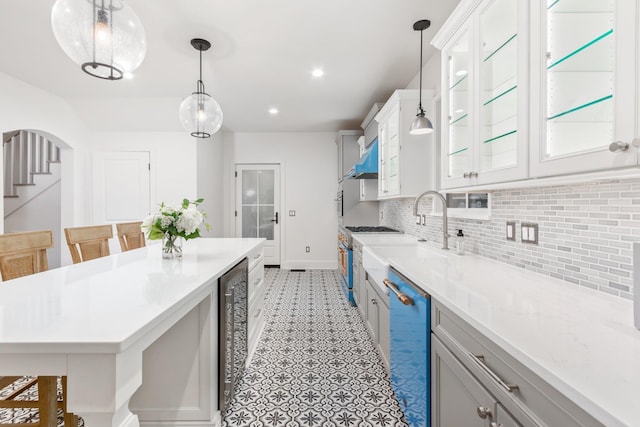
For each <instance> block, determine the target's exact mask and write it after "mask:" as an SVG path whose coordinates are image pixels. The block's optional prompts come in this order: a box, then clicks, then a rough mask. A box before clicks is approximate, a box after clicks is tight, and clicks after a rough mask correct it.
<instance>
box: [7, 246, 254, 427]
mask: <svg viewBox="0 0 640 427" xmlns="http://www.w3.org/2000/svg"><path fill="white" fill-rule="evenodd" d="M263 242H264V239H195V240H190V241H188V242H187V243H186V244H185V246H184V255H183V258H182V260H181V261H175V260H162V259H161V251H160V247H159V246H157V245H150V246H147V247H145V248H141V249H137V250H133V251H129V252H124V253H120V254H115V255H112V256H108V257H104V258H99V259H95V260H92V261H88V262H84V263H81V264H75V265H70V266H65V267H62V268H58V269H54V270H50V271H47V272H44V273H40V274H35V275H32V276H27V277H23V278H19V279H14V280H11V281H7V282H5V283H2V284H1V285H0V376H4V375H66V376H67V381H68V408H69V411H71V412H73V413H75V414H77V415H80V416H81V417H83V418H84V420H85V425H86V426H91V427H107V426H113V427H116V426H123V427H125V426H126V427H137V426H139V425H140V421H139V419H138V415H137V414H134V413H132V412H131V410H130V409H129V406H130V401H132V396H133V395H134V393H136V391H137V390H138V389H139V388H140V387H141V385H143V376H144V378H145V379H146V378H149V379H154V383H155V384H159V383H162V380H160V381H159V382H158V380H157V379H158V378H160V379H162V378H165V377H167V378H171V376H172V374H175V372H171V371H172V369H168V370H164V369H163V370H161V371H159V372H158V371H154V369H157V367H158V366H161V364H158V363H157V360H153V358H152V357H149V359H151V361H150V362H149V363H147V352H145V350H147V349H149V355H150V356H153V355H154V351H153V346H154V343H155V342H156V341H159V342H160V341H163V343H162V344H163V348H165V349H166V348H171V347H173V351H174V352H175V356H176V359H177V362H180V361H184V360H185V359H187V360H188V359H192V360H193V362H192V363H193V366H179V363H176V371H180V370H183V372H184V374H185V375H186V376H187V379H188V380H189V379H190V380H191V381H192V383H195V384H197V387H196V390H191V391H190V390H181V394H176V393H174V394H172V393H167V394H168V395H170V396H171V395H175V396H179V397H180V399H182V400H181V401H177V402H166V401H164V402H155V403H154V402H153V399H149V395H150V394H152V393H149V392H146V394H145V393H144V392H145V390H141V391H142V392H143V393H142V395H140V396H139V395H136V398H135V399H133V401H132V402H131V403H132V405H131V407H132V409H133V410H134V411H135V412H137V410H136V409H135V408H136V407H140V409H141V410H144V409H148V411H147V412H148V413H161V412H162V411H164V412H165V414H164V415H165V416H164V417H162V414H160V415H161V416H160V418H161V419H160V420H159V421H160V422H164V424H165V425H166V421H167V420H169V419H172V421H173V423H175V424H177V423H180V422H181V421H198V423H197V424H198V425H215V424H216V418H217V417H219V415H218V414H217V406H216V404H215V403H214V402H217V396H215V393H216V390H217V387H216V385H217V376H218V375H217V363H218V362H217V359H218V354H217V339H216V337H217V318H218V316H217V315H216V313H217V304H216V302H217V284H218V278H219V277H220V276H221V275H223V274H224V273H225V272H226V271H228V270H229V269H230V268H231V267H233V266H234V265H235V264H237V263H238V262H239V261H240V260H242V259H243V258H245V257H247V256H248V255H249V254H253V253H255V252H256V250H261V248H262V245H263ZM185 319H186V320H187V323H188V324H187V325H186V326H187V327H186V328H185V324H184V323H185ZM189 325H193V326H194V327H195V328H196V330H195V331H194V330H191V333H189V334H187V333H185V331H186V330H188V329H189V328H188V326H189ZM176 326H177V327H181V328H182V330H180V331H178V332H177V333H176V332H175V331H173V329H174V328H175V327H176ZM189 339H191V341H194V340H195V341H197V342H195V343H193V342H192V343H191V348H189V346H186V347H185V342H187V341H188V340H189ZM174 340H175V341H174ZM172 341H174V343H173V346H172V345H171V344H172ZM191 350H192V351H193V354H192V355H190V354H188V352H189V351H191ZM143 352H144V353H145V354H144V355H143ZM159 353H161V352H158V351H156V352H155V355H158V354H159ZM163 353H164V352H163ZM185 353H187V354H186V356H187V357H186V358H185V357H184V354H185ZM168 368H171V366H169V367H168ZM143 371H144V375H143ZM202 379H205V380H208V381H207V382H208V384H202ZM165 382H167V381H165ZM214 384H215V385H214ZM198 387H199V388H198ZM143 388H144V386H143ZM157 392H158V391H157V390H156V393H157ZM167 392H169V390H167ZM189 392H190V393H189ZM194 396H195V397H194ZM189 399H192V400H195V401H196V402H197V405H196V406H198V405H199V406H200V407H199V408H198V410H197V411H196V413H195V414H192V415H189V414H188V411H187V415H186V416H181V415H180V414H181V412H180V411H177V410H176V409H179V408H180V407H181V406H189V405H191V402H190V401H189ZM134 401H135V402H136V403H134ZM154 404H155V405H156V407H155V408H153V407H149V406H151V405H154ZM141 405H146V406H147V408H142V407H141ZM191 406H192V405H191ZM172 410H173V412H172ZM176 414H178V415H176ZM176 418H177V419H176ZM149 424H153V422H149Z"/></svg>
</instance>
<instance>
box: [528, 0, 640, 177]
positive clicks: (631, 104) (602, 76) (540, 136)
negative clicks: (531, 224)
mask: <svg viewBox="0 0 640 427" xmlns="http://www.w3.org/2000/svg"><path fill="white" fill-rule="evenodd" d="M547 3H548V4H547ZM532 9H533V10H532V14H531V16H532V25H531V28H532V38H531V39H532V43H531V57H532V67H531V69H532V89H533V91H534V93H536V94H537V93H539V94H540V96H536V97H534V98H532V100H531V101H532V103H531V130H532V132H531V141H532V145H531V176H532V177H539V176H549V175H561V174H569V173H577V172H586V171H594V170H601V169H613V168H620V167H625V166H633V165H636V164H637V161H638V160H637V157H638V153H637V149H636V148H635V147H632V146H631V142H632V140H633V139H634V137H636V136H638V134H637V133H636V132H639V131H640V130H639V129H637V123H638V116H637V114H638V104H637V99H638V98H637V97H638V92H637V91H638V88H637V86H636V85H637V80H636V73H637V68H636V57H637V48H638V37H639V32H638V25H637V13H638V10H637V9H638V2H637V1H635V0H608V1H598V2H593V1H588V2H587V1H582V2H580V1H567V0H562V1H549V2H532ZM614 141H621V142H623V143H627V144H629V148H628V149H626V150H625V151H616V152H611V151H610V150H609V145H610V144H611V143H612V142H614Z"/></svg>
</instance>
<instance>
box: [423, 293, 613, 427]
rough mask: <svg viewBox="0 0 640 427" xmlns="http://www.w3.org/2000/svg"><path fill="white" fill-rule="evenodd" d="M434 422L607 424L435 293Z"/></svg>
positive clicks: (444, 425) (533, 426) (531, 426)
mask: <svg viewBox="0 0 640 427" xmlns="http://www.w3.org/2000/svg"><path fill="white" fill-rule="evenodd" d="M431 301H432V307H431V330H432V334H431V344H432V346H431V347H432V350H431V351H432V353H431V356H432V359H431V360H432V362H431V371H432V382H431V393H432V394H431V396H432V402H431V404H432V426H433V427H451V426H458V425H459V426H462V425H464V426H483V427H500V426H502V427H511V426H524V427H540V426H548V427H552V426H553V427H555V426H562V427H579V426H582V427H587V426H588V427H603V425H602V424H601V423H599V422H598V421H597V420H595V419H594V418H593V417H591V416H590V415H589V414H588V413H586V412H585V411H584V410H583V409H582V408H580V407H578V406H577V405H576V404H575V403H573V402H572V401H571V400H569V399H568V398H567V397H566V396H564V395H563V394H562V393H560V392H559V391H558V390H557V389H555V388H554V387H552V386H551V385H550V384H549V383H547V382H546V381H544V380H543V379H542V378H540V377H539V376H537V375H536V374H535V373H533V372H532V371H531V370H530V369H529V368H528V367H526V366H525V365H523V364H522V363H520V362H519V361H518V360H516V359H515V358H514V357H513V356H511V355H510V354H509V353H507V352H506V351H505V350H503V349H502V348H501V347H499V346H498V345H496V344H495V343H494V342H493V341H491V340H489V339H488V338H486V337H485V336H484V335H482V334H481V333H480V332H478V331H477V330H476V329H475V328H473V327H472V326H471V325H469V324H468V323H467V322H465V321H464V320H462V319H461V318H460V317H458V316H457V315H456V314H454V313H453V312H452V311H450V310H449V309H448V308H446V307H445V306H443V305H442V304H440V303H439V302H438V301H436V300H434V299H433V298H432V300H431Z"/></svg>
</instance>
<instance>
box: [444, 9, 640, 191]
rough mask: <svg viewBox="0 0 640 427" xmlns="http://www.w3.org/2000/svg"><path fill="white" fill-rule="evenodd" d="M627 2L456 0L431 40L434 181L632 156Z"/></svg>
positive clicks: (503, 176)
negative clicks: (436, 83)
mask: <svg viewBox="0 0 640 427" xmlns="http://www.w3.org/2000/svg"><path fill="white" fill-rule="evenodd" d="M638 4H639V2H638V0H607V1H597V2H596V1H588V2H584V1H576V0H547V1H546V2H534V1H528V0H462V1H461V3H460V4H459V5H458V7H457V8H456V9H455V11H454V12H453V13H452V14H451V16H450V18H449V19H448V20H447V22H446V23H445V24H444V25H443V27H442V29H441V30H440V31H439V32H438V34H437V35H436V36H435V37H434V39H433V41H432V43H433V44H434V45H435V46H436V47H437V48H439V49H441V50H442V88H443V90H442V111H443V114H442V123H441V127H442V147H443V148H442V150H441V158H440V161H441V171H442V174H441V181H442V188H443V189H450V188H459V187H470V186H477V185H487V184H495V183H501V182H510V181H519V180H523V179H528V178H539V177H546V176H553V175H568V174H577V173H584V172H592V171H599V170H605V169H617V168H624V167H632V166H636V165H638V162H639V156H638V152H637V150H638V149H637V148H636V147H635V146H633V145H640V139H636V140H635V144H633V145H632V142H633V141H634V138H638V136H639V135H638V133H639V130H638V122H639V113H640V111H639V110H640V109H639V106H638V99H640V94H639V86H640V83H639V81H640V79H639V78H638V77H637V75H636V74H637V72H636V71H635V70H637V67H638V59H639V58H638V46H639V44H640V42H639V41H638V40H639V34H640V30H639V29H638V26H637V22H636V20H637V16H638V7H639V6H638ZM616 141H620V142H621V143H623V144H628V145H626V147H627V148H626V150H622V149H620V150H618V151H615V152H611V151H610V147H609V146H610V144H611V143H613V142H616Z"/></svg>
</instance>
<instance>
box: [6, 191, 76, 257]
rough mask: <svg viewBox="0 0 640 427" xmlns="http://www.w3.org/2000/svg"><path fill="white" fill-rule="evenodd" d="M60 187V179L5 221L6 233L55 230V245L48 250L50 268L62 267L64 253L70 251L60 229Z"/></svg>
mask: <svg viewBox="0 0 640 427" xmlns="http://www.w3.org/2000/svg"><path fill="white" fill-rule="evenodd" d="M60 187H61V186H60V181H58V182H57V183H55V184H54V185H52V186H51V187H49V188H47V189H46V190H45V191H43V192H42V193H40V194H38V195H37V196H36V197H34V198H32V199H31V200H29V201H28V202H27V203H26V204H24V205H22V206H21V207H20V208H18V209H17V210H16V211H15V212H13V213H12V214H11V215H9V216H8V217H7V218H6V219H5V221H4V232H5V233H20V232H23V231H36V230H51V231H53V243H54V247H53V248H51V249H49V250H48V251H47V261H48V264H49V268H57V267H60V265H61V264H60V257H61V255H62V253H63V252H65V251H67V252H68V250H67V245H66V244H65V243H64V237H63V235H62V230H61V229H60V221H61V218H60V216H61V209H60V207H61V206H60ZM43 212H46V214H43ZM62 248H64V250H62Z"/></svg>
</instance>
